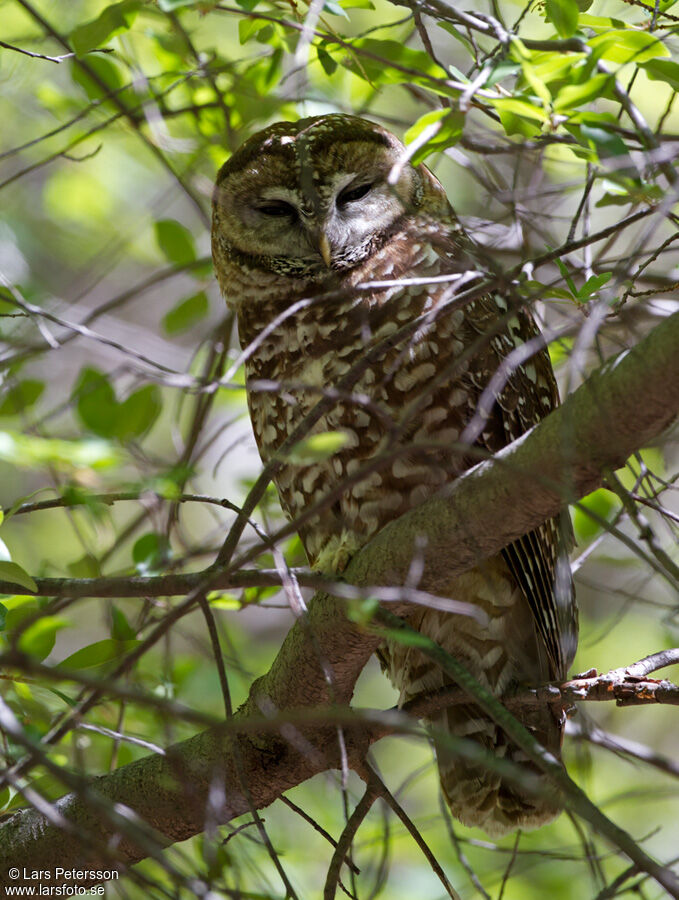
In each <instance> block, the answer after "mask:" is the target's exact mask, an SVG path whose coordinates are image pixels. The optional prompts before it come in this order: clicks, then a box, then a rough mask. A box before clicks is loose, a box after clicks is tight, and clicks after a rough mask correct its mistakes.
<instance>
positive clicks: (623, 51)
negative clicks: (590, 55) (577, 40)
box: [587, 28, 670, 64]
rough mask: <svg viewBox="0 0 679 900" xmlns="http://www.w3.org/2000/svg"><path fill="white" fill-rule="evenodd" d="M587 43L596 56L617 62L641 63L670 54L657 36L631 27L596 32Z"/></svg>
mask: <svg viewBox="0 0 679 900" xmlns="http://www.w3.org/2000/svg"><path fill="white" fill-rule="evenodd" d="M587 43H588V44H589V46H590V47H591V48H592V50H593V51H594V53H595V54H596V55H597V56H603V57H604V59H611V60H613V62H617V63H629V62H635V63H637V64H641V63H644V62H647V61H648V60H650V59H654V58H655V57H658V56H669V55H670V51H669V50H668V49H667V47H666V46H665V45H664V44H663V43H662V41H659V40H658V38H657V37H654V35H652V34H649V33H648V32H647V31H634V30H633V29H631V28H625V29H624V30H623V29H615V30H613V31H608V32H604V33H603V34H597V35H595V36H594V37H593V38H590V40H589V41H588V42H587Z"/></svg>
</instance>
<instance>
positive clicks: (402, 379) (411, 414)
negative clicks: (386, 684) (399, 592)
mask: <svg viewBox="0 0 679 900" xmlns="http://www.w3.org/2000/svg"><path fill="white" fill-rule="evenodd" d="M213 257H214V261H215V269H216V272H217V276H218V279H219V283H220V285H221V288H222V291H223V293H224V296H225V297H226V300H227V302H228V303H229V305H230V306H231V307H232V308H233V309H235V310H236V312H237V314H238V324H239V333H240V340H241V345H242V347H243V350H244V351H245V353H246V355H247V359H246V371H247V379H248V403H249V407H250V413H251V417H252V424H253V428H254V432H255V437H256V440H257V445H258V447H259V450H260V454H261V456H262V459H263V460H265V461H267V460H269V459H270V458H271V457H272V455H273V454H274V453H275V452H276V451H277V449H278V448H279V447H280V445H281V444H282V443H283V441H284V440H285V439H286V437H287V436H288V435H289V434H290V433H291V432H292V430H293V429H294V428H295V427H296V426H297V425H298V424H299V423H300V422H301V420H302V419H303V418H304V416H305V415H307V413H309V412H310V411H311V410H312V409H313V408H314V407H315V406H316V404H317V403H318V401H319V400H320V399H321V398H322V397H327V396H328V392H329V391H331V390H334V393H332V394H331V401H330V402H329V403H328V409H327V410H326V411H325V412H324V414H323V415H322V416H321V417H320V419H319V421H318V422H317V423H316V424H315V425H314V426H313V428H312V429H311V433H322V432H327V431H340V432H342V433H343V436H344V444H343V446H342V447H341V449H339V450H338V451H337V452H336V453H334V454H333V455H331V456H330V457H328V458H324V459H321V460H318V461H310V462H309V463H308V464H306V465H300V464H299V463H295V464H283V465H282V466H281V467H280V468H279V470H278V473H277V475H276V477H275V482H276V487H277V488H278V493H279V495H280V499H281V504H282V507H283V509H284V511H285V512H286V514H287V515H288V516H289V517H290V518H291V519H292V520H293V521H294V520H295V519H296V518H298V517H299V516H300V515H301V514H302V513H305V512H307V511H308V510H309V509H310V508H311V507H312V506H313V505H314V504H317V509H316V510H315V511H314V512H313V513H312V514H311V515H309V516H308V518H307V519H306V520H305V521H303V522H302V523H301V524H300V526H299V529H298V530H299V534H300V537H301V539H302V542H303V544H304V547H305V549H306V552H307V555H308V557H309V561H310V563H311V565H312V566H313V567H314V568H315V569H317V570H319V571H323V572H341V571H342V570H343V569H344V568H345V566H346V564H347V562H348V560H349V559H350V558H351V556H352V554H354V553H355V552H356V550H357V549H358V548H360V547H361V546H362V545H363V544H365V543H366V542H367V541H368V540H369V539H370V538H371V537H372V536H373V535H374V534H375V533H376V532H377V531H378V530H379V529H380V528H381V527H382V526H383V525H385V524H386V523H387V522H389V521H391V520H392V519H394V518H396V517H397V516H399V515H401V514H402V513H403V512H405V511H406V510H407V509H409V508H411V507H412V506H414V505H416V504H419V503H421V502H422V501H424V500H425V499H427V497H429V496H431V495H432V494H433V493H434V492H435V491H436V490H437V489H438V488H440V487H441V486H442V485H443V484H445V483H446V482H449V481H451V480H453V479H454V478H456V477H457V476H458V475H459V474H460V473H461V472H463V471H464V470H465V469H467V468H469V466H471V465H473V464H474V463H475V462H477V461H478V453H476V454H475V453H472V452H465V448H464V446H461V445H460V444H459V442H460V439H461V436H462V435H463V432H464V430H465V426H466V425H467V424H468V423H469V422H470V421H471V420H472V419H473V417H474V416H475V414H477V413H480V414H481V416H480V420H479V421H480V427H479V428H478V429H477V431H478V432H479V433H478V435H477V436H476V437H475V441H474V443H475V449H477V450H478V449H481V450H485V451H488V452H490V453H492V452H495V451H496V450H497V449H499V448H500V447H502V446H503V445H505V444H506V443H508V442H510V441H511V440H513V439H514V438H516V437H518V436H519V435H521V434H522V433H524V432H525V431H526V430H528V429H529V428H530V427H532V426H533V425H534V424H535V423H536V422H538V421H539V420H540V419H541V418H542V417H543V416H544V415H546V414H547V413H548V412H549V411H550V410H551V409H552V408H553V407H554V406H555V405H556V404H557V403H558V394H557V388H556V383H555V381H554V376H553V374H552V370H551V366H550V362H549V357H548V355H547V353H546V352H545V351H544V350H543V351H540V352H538V353H537V354H535V355H533V356H532V357H531V358H530V359H528V360H525V361H523V362H522V364H521V365H516V366H509V367H508V371H507V373H506V377H504V378H503V379H502V380H501V382H500V384H499V386H498V391H497V394H496V396H494V397H493V398H492V399H491V402H490V403H487V404H486V406H487V407H488V408H485V406H482V407H479V400H480V398H481V396H482V392H483V390H484V388H485V387H486V386H487V385H488V383H489V381H490V379H491V377H492V376H493V374H494V373H496V372H497V371H498V368H499V367H500V366H501V364H502V363H503V361H504V360H506V358H507V356H508V354H509V353H510V352H511V351H512V350H513V349H514V348H515V347H518V346H520V345H522V344H524V343H525V342H526V341H528V340H530V339H531V338H534V337H536V336H537V335H538V332H537V329H536V326H535V324H534V322H533V319H532V318H531V316H530V314H529V313H528V312H527V311H526V310H524V309H519V308H518V307H517V308H514V305H513V304H512V303H511V302H510V300H505V299H503V298H502V297H497V296H485V297H480V298H477V299H474V300H473V301H472V302H465V300H464V297H463V296H462V295H463V294H464V291H465V289H466V288H467V287H469V285H470V283H472V282H473V280H474V278H475V277H477V276H476V275H475V274H474V270H475V269H476V264H475V258H476V251H475V248H474V245H473V242H472V241H471V239H470V238H469V236H468V235H466V234H465V232H464V230H463V229H462V228H461V226H460V224H459V222H458V221H457V219H456V217H455V215H454V213H453V211H452V209H451V207H450V205H449V203H448V200H447V198H446V196H445V193H444V191H443V189H442V187H441V185H440V184H439V183H438V181H437V180H436V179H435V178H434V176H433V175H432V174H431V172H429V170H428V169H427V168H426V167H425V166H419V167H416V168H413V167H412V166H410V165H409V164H408V163H407V161H406V160H405V157H404V148H403V145H402V144H401V143H400V142H399V141H398V140H397V139H396V138H395V137H394V136H393V135H391V134H390V133H389V132H387V131H385V130H384V129H382V128H380V127H379V126H377V125H374V124H372V123H370V122H367V121H364V120H362V119H357V118H354V117H350V116H339V115H329V116H321V117H319V118H315V119H304V120H301V121H299V122H295V123H284V122H283V123H278V124H276V125H273V126H271V127H270V128H268V129H266V130H265V131H263V132H260V133H259V134H256V135H254V136H253V137H252V138H250V140H248V141H247V142H246V143H245V144H244V145H243V146H242V147H241V148H240V150H239V151H238V152H237V153H236V154H235V155H234V156H233V157H232V158H231V159H230V160H229V161H228V162H227V163H226V164H225V165H224V166H223V168H222V169H221V171H220V173H219V176H218V179H217V186H216V189H215V194H214V203H213ZM376 283H380V284H379V285H378V284H376ZM484 402H485V401H484ZM567 541H568V537H566V542H567ZM563 544H564V541H562V540H561V537H560V530H559V525H558V522H557V521H556V520H554V521H550V522H547V523H545V524H544V525H543V526H541V527H540V528H538V529H536V531H534V532H532V533H531V534H529V535H526V536H525V537H524V538H522V539H521V540H520V541H517V542H516V543H514V544H512V545H511V546H509V547H507V548H506V549H505V550H504V551H503V552H502V554H500V555H498V556H497V557H494V558H493V559H490V560H487V561H485V562H484V563H482V564H481V565H479V566H478V567H476V568H474V569H472V570H470V571H469V572H466V573H465V574H464V575H462V576H459V577H457V578H454V579H453V578H451V581H450V585H449V587H448V589H447V590H446V592H445V593H446V596H448V597H449V598H451V599H454V600H461V601H464V602H466V603H472V604H474V605H476V606H478V607H480V608H481V609H482V610H483V612H484V613H485V614H486V615H487V617H488V623H487V624H486V625H485V626H483V627H482V626H481V625H480V624H479V622H478V621H477V619H475V618H472V617H470V616H463V615H458V614H453V613H450V612H441V611H438V610H435V609H431V608H428V607H422V608H420V609H419V610H418V611H417V612H416V613H415V614H414V615H413V616H411V619H410V622H411V624H412V625H413V626H414V627H416V628H417V629H419V630H420V631H421V632H423V633H425V634H427V635H428V636H430V637H432V638H433V639H434V640H436V641H438V642H439V643H440V644H441V645H442V646H443V647H444V648H445V649H446V650H448V651H449V652H450V653H452V654H453V655H454V656H455V657H457V658H458V659H459V660H460V661H461V662H463V663H464V665H465V666H467V668H468V669H469V670H470V671H471V672H472V673H473V674H474V676H475V677H476V678H477V679H478V680H479V681H480V682H481V683H482V684H484V685H485V686H486V687H487V688H489V689H490V690H492V691H493V693H495V694H496V695H501V694H503V693H504V692H506V691H507V690H508V689H510V688H512V687H513V686H514V685H516V684H519V683H533V684H535V683H541V682H544V681H546V680H550V679H560V678H563V677H565V675H566V671H567V668H568V666H569V665H570V663H571V661H572V658H573V654H574V652H575V643H576V636H577V618H576V612H575V605H574V601H573V594H572V588H571V582H570V574H569V573H568V571H567V569H566V568H565V567H564V566H563V565H557V560H558V559H559V557H560V555H561V552H562V547H563ZM557 570H558V573H559V577H558V579H557ZM381 659H382V662H383V665H384V667H385V668H386V670H387V672H388V674H389V676H390V678H391V680H392V682H393V684H394V685H395V686H396V687H397V688H398V689H399V690H400V692H401V699H402V701H405V700H407V699H409V698H411V697H413V696H415V695H416V694H419V693H422V692H430V691H432V690H435V689H436V688H439V687H441V686H443V685H445V684H446V683H447V681H448V679H447V677H446V676H445V675H444V674H443V673H442V671H441V670H440V669H438V668H437V667H436V666H434V664H433V663H431V662H430V661H429V660H427V659H426V658H425V657H423V656H422V655H421V654H420V653H419V652H418V651H417V650H416V649H414V648H409V647H406V646H403V645H400V644H395V643H388V644H387V645H386V646H385V647H384V648H383V650H382V652H381ZM432 724H434V725H435V726H437V728H439V729H443V730H447V731H448V732H450V733H451V734H453V735H455V736H457V737H467V738H470V739H473V740H474V741H477V742H479V743H481V744H482V745H483V746H485V747H486V748H488V749H490V750H491V751H492V752H493V753H494V754H496V755H499V756H507V757H509V758H511V759H514V760H515V761H516V762H518V763H520V764H521V765H523V766H526V767H528V768H530V764H528V763H526V761H525V758H524V757H523V756H522V755H521V753H520V752H519V751H518V750H517V749H516V748H513V747H511V746H508V743H507V740H506V738H505V736H504V734H503V732H502V731H501V730H500V729H498V727H497V726H496V725H495V724H494V723H493V722H492V721H491V720H490V719H488V718H487V717H485V716H484V715H483V714H481V713H480V712H479V711H478V710H476V709H475V708H473V707H472V706H464V707H460V706H456V707H453V708H450V709H449V710H446V711H445V712H443V713H441V714H440V715H438V716H437V717H436V718H435V719H434V720H433V722H432ZM524 724H525V725H526V726H527V727H529V728H531V730H532V731H533V732H534V734H535V735H536V737H538V738H539V740H541V741H542V742H543V744H544V745H545V746H546V747H547V748H548V749H549V750H551V751H552V752H553V753H554V754H556V755H558V754H559V751H560V743H561V736H562V733H563V721H561V720H560V719H559V720H557V719H556V718H555V717H554V716H553V714H552V712H551V710H550V709H549V708H547V707H544V708H540V709H537V710H535V711H534V712H533V713H531V714H530V716H529V717H528V718H527V719H526V720H525V721H524ZM436 747H437V757H438V764H439V770H440V775H441V784H442V787H443V790H444V793H445V795H446V797H447V799H448V802H449V805H450V807H451V810H452V812H453V814H454V815H456V816H457V817H458V818H459V819H460V820H461V821H462V822H464V823H466V824H469V825H480V826H481V827H483V828H485V829H486V830H487V831H488V832H489V833H491V834H495V835H499V834H503V833H505V832H507V831H511V830H512V829H514V828H518V827H522V828H530V827H536V826H538V825H541V824H543V823H544V822H547V821H549V820H550V819H552V818H553V817H554V815H556V814H557V813H558V812H559V808H558V805H557V804H556V802H555V801H554V799H553V797H551V796H550V795H549V792H548V791H547V790H546V791H545V794H544V796H540V797H535V796H529V795H527V794H525V792H522V790H521V789H520V788H519V787H516V786H514V785H513V784H512V783H510V782H508V781H505V780H503V779H501V778H500V777H499V776H497V775H496V774H495V773H493V772H491V771H489V770H488V769H487V768H486V767H484V766H482V765H481V764H479V765H472V764H470V763H468V762H463V761H461V760H460V759H459V758H458V757H456V756H455V754H454V753H453V752H452V751H451V750H450V748H449V747H447V745H446V742H445V740H444V739H441V740H438V741H436Z"/></svg>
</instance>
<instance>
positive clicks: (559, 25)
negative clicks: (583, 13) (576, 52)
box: [545, 0, 580, 38]
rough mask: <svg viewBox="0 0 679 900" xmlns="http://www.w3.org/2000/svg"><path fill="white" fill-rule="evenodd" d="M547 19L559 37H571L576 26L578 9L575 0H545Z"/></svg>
mask: <svg viewBox="0 0 679 900" xmlns="http://www.w3.org/2000/svg"><path fill="white" fill-rule="evenodd" d="M545 12H546V14H547V20H548V21H549V22H551V23H552V25H554V27H555V28H556V30H557V31H558V32H559V35H560V36H561V37H565V38H568V37H571V35H573V34H574V33H575V30H576V28H577V27H578V15H579V14H580V10H579V9H578V5H577V3H576V2H575V0H545Z"/></svg>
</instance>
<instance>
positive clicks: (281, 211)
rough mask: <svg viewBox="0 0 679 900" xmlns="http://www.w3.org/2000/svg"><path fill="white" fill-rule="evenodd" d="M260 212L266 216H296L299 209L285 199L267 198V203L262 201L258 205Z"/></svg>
mask: <svg viewBox="0 0 679 900" xmlns="http://www.w3.org/2000/svg"><path fill="white" fill-rule="evenodd" d="M257 209H258V210H259V212H261V213H264V215H265V216H296V215H297V210H296V209H295V207H294V206H293V205H292V204H291V203H286V202H285V200H267V202H266V203H262V204H260V205H258V206H257Z"/></svg>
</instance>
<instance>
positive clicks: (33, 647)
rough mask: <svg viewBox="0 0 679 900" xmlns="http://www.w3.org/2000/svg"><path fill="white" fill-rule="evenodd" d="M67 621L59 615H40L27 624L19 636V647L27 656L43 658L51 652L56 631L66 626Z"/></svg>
mask: <svg viewBox="0 0 679 900" xmlns="http://www.w3.org/2000/svg"><path fill="white" fill-rule="evenodd" d="M67 625H68V622H67V621H66V620H65V619H62V618H61V617H59V616H42V617H41V618H40V619H38V620H37V622H33V623H32V624H31V625H29V626H28V628H27V629H26V631H24V633H23V634H22V635H21V637H20V638H19V642H18V645H19V649H20V650H21V651H22V652H23V653H27V654H28V655H29V656H35V657H36V658H37V659H44V658H45V657H46V656H49V654H50V653H51V652H52V648H53V647H54V642H55V640H56V634H57V631H60V630H61V629H62V628H66V626H67Z"/></svg>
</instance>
